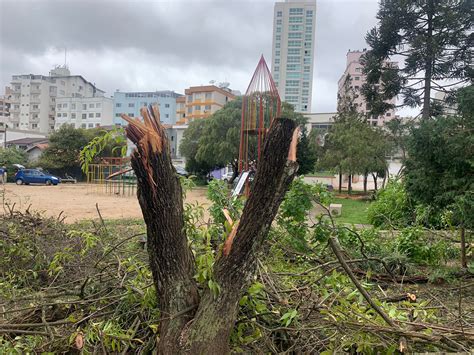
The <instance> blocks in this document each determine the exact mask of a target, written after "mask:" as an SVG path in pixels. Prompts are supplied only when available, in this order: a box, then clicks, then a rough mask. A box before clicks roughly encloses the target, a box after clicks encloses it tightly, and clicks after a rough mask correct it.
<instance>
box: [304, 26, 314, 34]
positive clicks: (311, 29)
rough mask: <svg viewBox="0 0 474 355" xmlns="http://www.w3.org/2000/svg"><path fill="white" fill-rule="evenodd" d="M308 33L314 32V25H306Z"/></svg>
mask: <svg viewBox="0 0 474 355" xmlns="http://www.w3.org/2000/svg"><path fill="white" fill-rule="evenodd" d="M304 31H305V32H306V33H313V27H312V26H306V28H305V30H304Z"/></svg>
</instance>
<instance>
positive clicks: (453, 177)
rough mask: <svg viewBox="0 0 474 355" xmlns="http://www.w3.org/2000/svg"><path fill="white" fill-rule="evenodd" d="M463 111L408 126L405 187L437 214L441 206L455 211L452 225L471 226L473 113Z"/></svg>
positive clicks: (473, 223)
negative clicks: (412, 126)
mask: <svg viewBox="0 0 474 355" xmlns="http://www.w3.org/2000/svg"><path fill="white" fill-rule="evenodd" d="M469 90H471V91H472V89H469ZM469 90H466V94H465V97H468V95H467V93H468V92H469ZM463 98H464V96H463ZM464 100H467V99H466V98H464ZM463 111H464V116H450V117H444V116H443V117H438V118H436V119H435V120H424V121H422V122H420V125H419V126H418V127H415V128H413V129H412V131H411V133H412V134H411V138H410V140H409V144H408V156H409V158H408V159H407V161H406V171H405V177H406V190H407V193H408V195H409V196H410V198H412V199H413V200H414V201H416V202H417V203H421V204H424V205H428V206H430V207H432V208H433V209H436V210H438V211H439V213H442V211H443V210H444V209H450V210H453V211H455V212H454V215H455V216H456V218H457V220H456V221H453V222H454V224H456V225H464V226H466V227H473V226H474V217H472V216H473V215H474V194H473V191H474V164H473V162H474V160H473V156H474V138H473V134H472V130H473V129H474V115H473V114H472V113H471V114H470V113H469V111H468V109H465V108H463Z"/></svg>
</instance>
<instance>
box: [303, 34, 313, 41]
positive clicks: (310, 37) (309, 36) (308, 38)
mask: <svg viewBox="0 0 474 355" xmlns="http://www.w3.org/2000/svg"><path fill="white" fill-rule="evenodd" d="M312 39H313V35H311V34H309V35H308V34H306V35H304V40H305V41H311V40H312Z"/></svg>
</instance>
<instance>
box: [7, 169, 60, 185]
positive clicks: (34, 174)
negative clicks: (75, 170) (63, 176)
mask: <svg viewBox="0 0 474 355" xmlns="http://www.w3.org/2000/svg"><path fill="white" fill-rule="evenodd" d="M15 182H16V184H17V185H23V184H25V185H28V184H46V185H57V184H59V183H60V182H61V180H60V179H59V178H57V177H56V176H53V175H48V174H45V173H43V172H42V171H39V170H36V169H21V170H18V172H17V173H16V175H15Z"/></svg>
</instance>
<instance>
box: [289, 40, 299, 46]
mask: <svg viewBox="0 0 474 355" xmlns="http://www.w3.org/2000/svg"><path fill="white" fill-rule="evenodd" d="M288 47H301V41H288Z"/></svg>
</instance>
